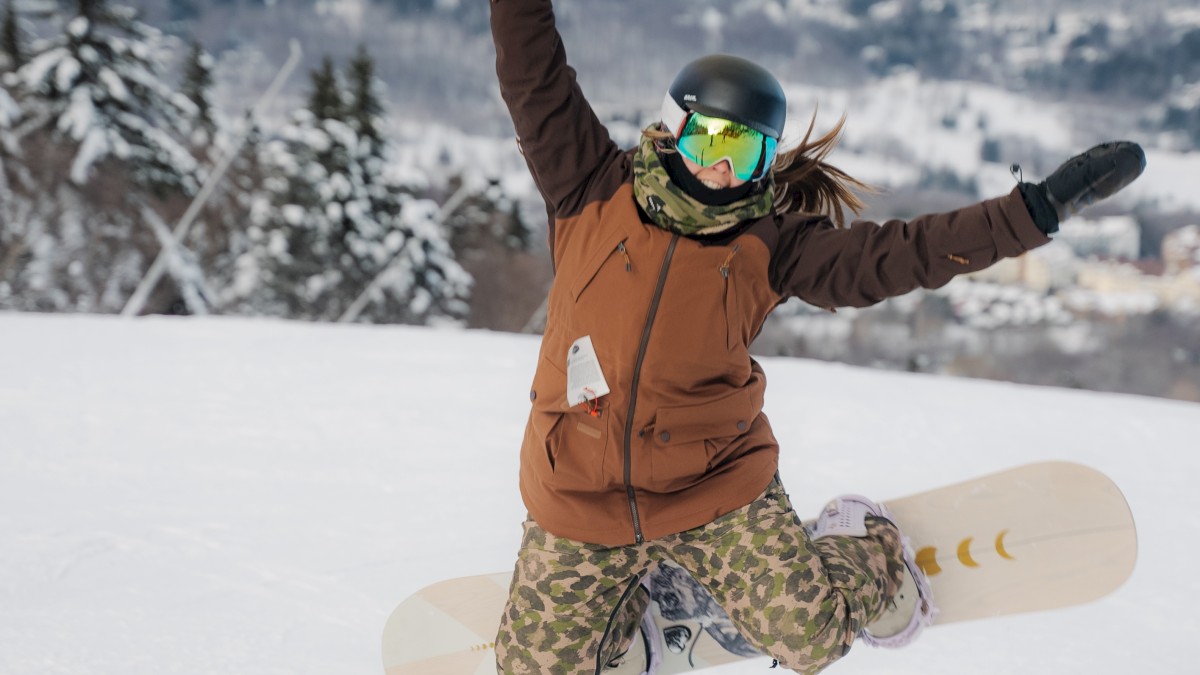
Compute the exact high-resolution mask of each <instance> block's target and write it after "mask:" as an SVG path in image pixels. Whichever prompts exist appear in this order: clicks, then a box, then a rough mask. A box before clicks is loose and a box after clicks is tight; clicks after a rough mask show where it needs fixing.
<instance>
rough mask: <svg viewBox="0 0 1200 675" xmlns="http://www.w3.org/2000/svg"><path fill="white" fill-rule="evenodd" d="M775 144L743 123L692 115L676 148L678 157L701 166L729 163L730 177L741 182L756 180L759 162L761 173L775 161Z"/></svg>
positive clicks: (676, 143)
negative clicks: (731, 168) (722, 162)
mask: <svg viewBox="0 0 1200 675" xmlns="http://www.w3.org/2000/svg"><path fill="white" fill-rule="evenodd" d="M777 145H778V141H776V140H775V139H774V138H771V137H769V136H766V135H764V134H763V133H761V132H759V131H756V130H754V129H751V128H750V127H748V126H746V125H744V124H738V123H737V122H731V121H729V120H724V119H721V118H719V117H709V116H708V115H702V114H700V113H691V114H690V115H689V116H688V120H687V123H686V124H684V125H683V131H681V132H680V134H679V138H678V139H677V140H676V142H675V146H676V147H677V148H678V149H679V152H680V154H682V155H683V156H684V157H686V158H688V159H689V160H691V161H693V162H695V163H697V164H699V165H700V166H712V165H713V164H716V163H717V162H720V161H722V160H726V159H727V160H729V163H730V164H731V165H732V166H733V175H735V176H737V177H738V178H739V179H740V180H751V179H753V178H755V177H756V176H755V171H757V170H758V168H759V165H760V163H761V165H762V167H763V173H765V172H766V169H767V168H769V167H770V165H771V161H772V160H773V159H774V158H775V149H776V147H777Z"/></svg>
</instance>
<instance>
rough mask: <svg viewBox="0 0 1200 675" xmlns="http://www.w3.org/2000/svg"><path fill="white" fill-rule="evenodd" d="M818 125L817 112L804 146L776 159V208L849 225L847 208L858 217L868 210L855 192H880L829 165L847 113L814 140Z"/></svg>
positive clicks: (841, 224) (810, 123)
mask: <svg viewBox="0 0 1200 675" xmlns="http://www.w3.org/2000/svg"><path fill="white" fill-rule="evenodd" d="M816 123H817V113H816V111H815V110H814V111H813V116H812V119H811V120H810V121H809V123H808V131H807V132H805V134H804V140H802V141H800V145H798V146H796V147H794V148H792V149H790V150H785V151H781V152H780V153H779V154H778V155H776V156H775V162H774V164H773V165H772V166H771V171H772V173H774V174H775V208H776V209H778V210H779V211H781V212H783V213H787V212H796V213H817V214H826V215H828V216H829V217H830V218H832V219H833V222H835V223H836V224H837V225H838V227H841V226H843V225H845V224H846V217H845V213H844V212H843V207H844V208H848V209H850V210H851V211H853V212H854V213H855V214H859V213H862V211H863V209H864V208H866V203H865V202H864V201H863V200H862V198H861V197H859V196H858V195H857V194H855V190H858V191H862V192H871V193H874V192H878V189H877V188H875V187H874V186H872V185H869V184H867V183H864V182H863V181H860V180H858V179H857V178H854V177H853V176H851V175H850V174H848V173H846V172H845V171H842V170H841V169H839V168H837V167H836V166H833V165H831V164H828V163H826V162H825V158H826V157H828V156H829V153H830V152H832V151H833V149H834V147H836V146H837V144H838V141H839V140H841V136H842V129H843V128H844V127H845V126H846V116H845V115H844V114H843V115H842V118H841V119H839V120H838V122H837V124H835V125H833V128H832V129H830V130H829V131H827V132H826V133H825V135H824V136H821V137H819V138H816V139H813V138H812V135H813V127H814V126H816Z"/></svg>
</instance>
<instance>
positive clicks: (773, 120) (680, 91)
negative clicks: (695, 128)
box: [662, 54, 787, 140]
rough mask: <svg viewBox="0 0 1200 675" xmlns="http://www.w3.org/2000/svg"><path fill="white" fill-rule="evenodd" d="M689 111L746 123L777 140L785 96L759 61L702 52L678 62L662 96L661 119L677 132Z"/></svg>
mask: <svg viewBox="0 0 1200 675" xmlns="http://www.w3.org/2000/svg"><path fill="white" fill-rule="evenodd" d="M689 112H698V113H701V114H704V115H709V116H712V117H720V118H722V119H727V120H732V121H734V122H739V123H741V124H745V125H746V126H748V127H750V128H751V129H755V130H757V131H760V132H762V133H763V134H765V135H767V136H770V137H771V138H774V139H775V140H779V138H780V136H782V135H783V122H784V119H785V118H786V117H787V99H786V97H785V96H784V94H783V87H781V86H779V81H778V80H776V79H775V76H774V75H771V73H769V72H767V70H766V69H765V68H763V67H762V66H760V65H758V64H756V63H752V62H750V61H747V60H746V59H743V58H740V57H737V56H730V55H727V54H713V55H711V56H704V57H701V58H699V59H696V60H695V61H692V62H691V63H689V64H687V65H686V66H684V67H683V70H681V71H679V74H678V75H676V76H675V81H674V82H672V83H671V87H670V89H668V90H667V95H666V96H665V97H664V98H663V105H662V121H663V123H664V124H665V125H666V127H667V130H668V131H670V132H671V133H673V134H678V133H679V131H680V129H681V128H682V126H683V121H684V119H685V118H686V117H687V113H689Z"/></svg>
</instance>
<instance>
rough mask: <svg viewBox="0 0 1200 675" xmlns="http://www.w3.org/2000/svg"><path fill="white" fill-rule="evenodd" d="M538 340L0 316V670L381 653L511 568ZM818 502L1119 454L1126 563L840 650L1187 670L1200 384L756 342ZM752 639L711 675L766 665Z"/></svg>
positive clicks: (787, 474) (952, 668)
mask: <svg viewBox="0 0 1200 675" xmlns="http://www.w3.org/2000/svg"><path fill="white" fill-rule="evenodd" d="M536 349H537V341H536V339H535V338H530V337H524V336H514V335H504V334H494V333H483V332H461V331H451V330H431V329H415V328H397V327H391V328H382V327H379V328H371V327H361V326H355V327H344V326H329V325H312V324H299V323H283V322H274V321H254V320H232V319H205V320H186V319H163V318H154V319H145V320H134V321H122V320H118V319H113V318H96V317H85V316H37V315H16V314H0V645H2V646H0V673H14V674H21V675H35V674H51V673H56V674H57V673H71V674H85V673H86V674H88V675H92V674H96V673H120V674H121V675H141V674H153V675H162V674H164V673H237V674H238V675H256V674H269V673H287V674H289V675H294V674H299V673H313V674H319V675H329V674H333V673H338V674H341V673H347V674H349V673H377V672H380V665H379V664H380V659H379V646H378V640H379V634H380V631H381V629H382V627H383V622H384V620H385V618H386V616H387V613H388V612H389V611H390V610H391V609H392V607H393V606H394V605H395V604H396V603H397V602H399V601H400V600H401V599H402V598H404V597H405V596H406V595H407V594H408V593H410V592H412V591H413V590H415V589H417V588H418V587H420V586H422V585H424V584H427V583H429V582H431V581H433V580H436V579H439V578H443V577H447V576H452V575H462V574H473V573H480V572H489V571H495V570H502V569H505V568H507V567H509V566H510V565H511V563H512V559H513V556H514V554H515V550H516V546H517V540H518V537H519V534H520V530H519V523H520V520H521V518H522V516H523V509H522V506H521V503H520V498H519V496H518V494H517V489H516V470H517V444H518V442H519V440H520V437H521V433H522V429H523V425H524V419H525V415H526V412H527V409H528V399H527V395H526V392H527V386H528V382H529V380H530V376H531V372H532V368H533V365H534V363H535V361H536V355H537V354H536ZM764 366H765V368H766V370H767V373H768V377H769V378H770V380H771V386H770V387H769V390H768V399H767V401H768V402H767V407H768V413H769V415H770V416H771V419H772V422H773V423H774V425H775V428H776V432H777V435H778V437H779V439H780V441H781V443H782V444H783V446H784V451H783V461H782V475H783V478H784V480H785V481H786V483H787V485H788V487H789V490H790V491H791V493H792V495H793V498H794V501H795V502H796V505H797V508H798V509H799V510H800V511H801V512H802V513H813V512H815V511H816V509H818V508H819V506H820V505H821V504H822V503H823V502H824V501H825V500H826V499H827V498H828V497H830V496H832V495H835V494H838V493H840V492H846V491H856V492H862V493H864V494H867V495H873V496H876V497H880V498H886V497H889V496H896V495H902V494H906V493H909V492H914V491H918V490H921V489H923V488H926V487H932V486H936V485H939V484H942V483H947V482H951V481H954V480H957V479H960V478H964V477H967V476H970V475H975V474H979V473H984V472H989V471H992V470H996V469H1000V468H1003V467H1008V466H1011V465H1015V464H1019V463H1023V462H1028V461H1035V460H1039V459H1047V458H1054V459H1067V460H1074V461H1079V462H1084V463H1087V464H1090V465H1093V466H1095V467H1097V468H1099V469H1101V470H1102V471H1104V472H1106V473H1108V474H1109V475H1111V476H1113V477H1114V478H1115V479H1116V481H1117V482H1118V484H1120V485H1121V486H1122V487H1123V489H1124V490H1125V492H1126V495H1127V496H1128V498H1129V501H1130V504H1131V506H1132V508H1133V511H1134V514H1135V516H1136V518H1137V519H1138V524H1139V529H1140V532H1139V536H1140V554H1139V561H1138V567H1137V570H1136V572H1135V574H1134V577H1133V579H1132V580H1131V581H1130V582H1129V583H1128V584H1126V585H1125V586H1124V587H1123V588H1121V589H1120V590H1119V591H1117V592H1116V593H1115V594H1114V595H1112V596H1110V597H1109V598H1107V599H1105V600H1103V601H1100V602H1098V603H1094V604H1091V605H1088V606H1085V607H1081V608H1077V609H1070V610H1061V611H1056V612H1051V613H1046V614H1040V615H1032V616H1026V617H1018V618H1011V619H1006V620H996V621H984V622H978V623H972V624H965V625H956V626H947V627H943V628H938V629H936V630H933V631H931V632H929V633H928V634H926V635H925V636H924V637H923V638H922V639H921V641H920V642H918V643H917V644H916V645H914V646H912V647H910V648H908V649H905V650H902V651H899V652H882V651H873V650H870V649H869V648H865V647H857V648H856V649H855V650H854V652H853V653H852V654H851V655H850V656H849V657H848V658H847V660H845V661H843V662H842V663H841V664H839V665H837V666H835V667H834V669H833V670H831V671H830V672H837V673H847V674H849V673H898V674H906V673H914V674H915V673H923V674H928V673H945V674H950V673H953V674H955V675H959V674H961V673H1004V674H1008V673H1023V674H1050V673H1054V674H1059V673H1084V672H1086V673H1101V674H1107V673H1111V674H1117V673H1120V674H1125V673H1129V672H1142V673H1153V674H1156V675H1157V674H1162V673H1190V672H1194V667H1195V663H1194V658H1193V657H1194V654H1195V647H1194V636H1195V634H1196V633H1197V631H1198V630H1200V620H1198V619H1197V615H1196V612H1195V605H1196V599H1197V598H1200V577H1198V576H1197V575H1196V574H1195V573H1194V567H1195V564H1194V560H1195V557H1196V554H1197V553H1198V552H1200V544H1198V543H1197V542H1198V541H1200V524H1198V523H1197V519H1196V518H1195V517H1194V516H1193V514H1194V513H1195V512H1196V511H1197V507H1200V496H1198V495H1200V493H1198V491H1197V490H1196V486H1195V481H1196V479H1197V476H1200V454H1198V453H1196V443H1197V439H1198V438H1200V406H1197V405H1194V404H1186V403H1174V402H1166V401H1160V400H1153V399H1144V398H1136V397H1128V396H1116V395H1101V394H1094V393H1083V392H1074V391H1065V390H1053V389H1038V388H1030V387H1021V386H1015V385H1005V384H996V383H986V382H977V381H963V380H951V379H943V378H937V377H930V376H920V375H907V374H898V373H881V372H875V371H869V370H861V369H855V368H849V367H845V366H838V365H829V364H822V363H815V362H809V361H798V360H785V359H764ZM766 665H767V664H766V663H764V662H762V661H755V662H751V663H748V664H745V665H741V666H736V667H729V668H727V669H725V670H723V671H721V672H724V673H729V674H733V673H758V672H760V671H761V669H762V668H764V667H765V666H766Z"/></svg>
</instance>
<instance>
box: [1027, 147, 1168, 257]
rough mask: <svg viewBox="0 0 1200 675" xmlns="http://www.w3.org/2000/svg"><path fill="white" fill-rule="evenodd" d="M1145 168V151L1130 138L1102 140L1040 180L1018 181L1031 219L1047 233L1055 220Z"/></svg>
mask: <svg viewBox="0 0 1200 675" xmlns="http://www.w3.org/2000/svg"><path fill="white" fill-rule="evenodd" d="M1145 168H1146V153H1145V152H1144V151H1143V150H1142V146H1140V145H1138V144H1137V143H1133V142H1131V141H1114V142H1112V143H1102V144H1100V145H1097V146H1096V147H1094V148H1092V149H1091V150H1088V151H1087V152H1085V153H1083V154H1081V155H1075V156H1074V157H1072V158H1071V159H1068V160H1067V161H1066V162H1064V163H1063V165H1062V166H1060V167H1058V168H1057V169H1055V171H1054V173H1052V174H1050V176H1049V177H1048V178H1047V179H1046V180H1044V181H1042V182H1041V183H1021V185H1020V188H1021V196H1023V197H1024V198H1025V205H1026V206H1027V207H1028V208H1029V214H1030V215H1031V216H1033V222H1034V223H1036V224H1037V226H1038V228H1039V229H1041V230H1042V231H1043V232H1045V233H1046V234H1051V233H1053V232H1057V231H1058V224H1059V223H1060V222H1062V221H1064V220H1066V219H1067V218H1068V217H1069V216H1072V215H1074V214H1076V213H1079V211H1080V210H1082V209H1083V208H1084V207H1087V206H1089V205H1091V204H1093V203H1095V202H1097V201H1099V200H1101V199H1105V198H1107V197H1111V196H1112V195H1114V194H1116V193H1117V191H1118V190H1120V189H1121V188H1123V187H1125V186H1126V185H1129V184H1130V183H1132V182H1133V181H1134V180H1135V179H1136V178H1137V177H1138V176H1140V175H1142V171H1143V170H1144V169H1145Z"/></svg>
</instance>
